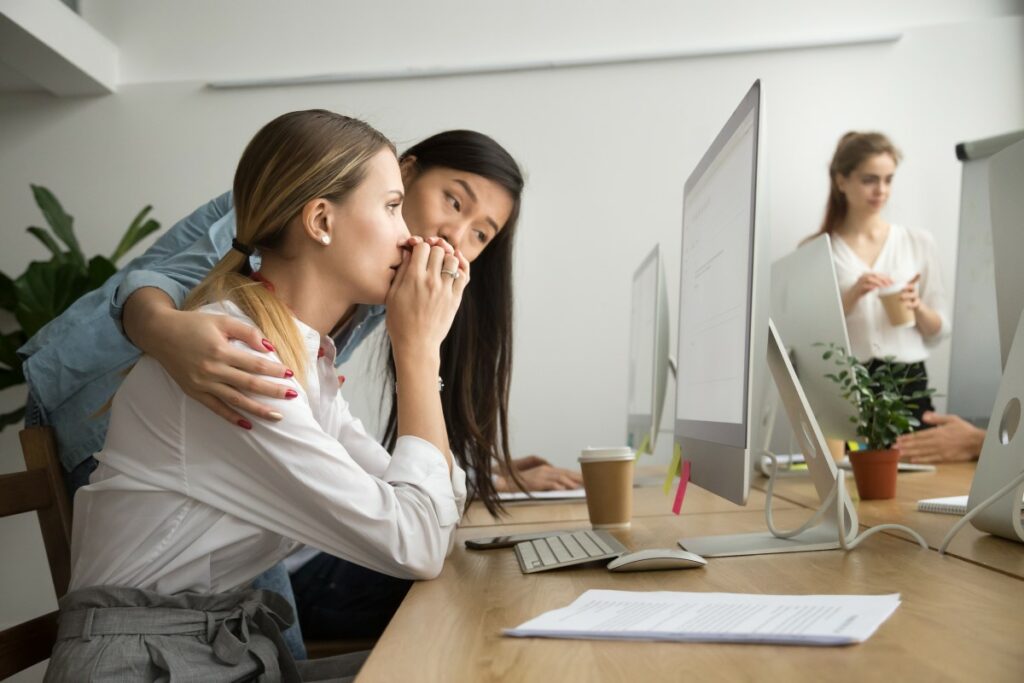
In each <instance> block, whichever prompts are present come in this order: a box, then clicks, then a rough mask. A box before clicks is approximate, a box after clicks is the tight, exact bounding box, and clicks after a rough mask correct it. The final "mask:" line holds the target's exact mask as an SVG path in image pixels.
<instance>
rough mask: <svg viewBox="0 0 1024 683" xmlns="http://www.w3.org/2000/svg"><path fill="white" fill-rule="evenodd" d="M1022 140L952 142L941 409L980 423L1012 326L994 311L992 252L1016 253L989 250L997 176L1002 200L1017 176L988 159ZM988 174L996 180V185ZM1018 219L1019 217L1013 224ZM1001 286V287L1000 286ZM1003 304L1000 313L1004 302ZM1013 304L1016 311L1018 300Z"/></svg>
mask: <svg viewBox="0 0 1024 683" xmlns="http://www.w3.org/2000/svg"><path fill="white" fill-rule="evenodd" d="M1022 140H1024V130H1019V131H1016V132H1014V133H1008V134H1006V135H998V136H995V137H988V138H983V139H979V140H973V141H970V142H962V143H960V144H958V145H957V146H956V157H957V159H959V160H960V161H961V162H962V163H963V170H962V175H961V180H960V225H959V230H958V236H957V254H956V287H955V288H954V290H953V291H954V296H953V330H952V336H951V338H950V349H949V387H948V389H949V390H948V391H947V392H946V393H947V398H946V408H947V411H948V412H950V413H953V414H955V415H959V416H960V417H962V418H964V419H965V420H968V421H969V422H973V423H974V424H976V425H979V426H982V427H984V426H985V425H987V424H988V419H989V415H991V413H992V403H993V401H995V397H996V392H997V391H998V390H999V383H1000V380H1001V378H1002V374H1003V365H1004V364H1005V362H1006V352H1007V350H1008V348H1009V347H1008V340H1007V338H1006V333H1007V331H1008V328H1010V329H1012V327H1013V325H1012V323H1010V324H1009V325H1007V324H1004V323H1005V322H1006V321H1002V320H1001V319H1000V318H1001V317H1006V316H1005V315H1004V316H1000V315H999V313H998V312H997V310H996V309H997V302H996V272H995V271H996V263H995V260H996V258H995V257H996V254H999V255H1001V256H1009V257H1011V258H1016V252H1013V251H1005V250H1002V249H1001V250H1000V251H998V252H995V251H994V249H993V229H994V226H993V223H994V222H995V220H996V219H995V218H994V215H993V198H992V194H993V193H996V194H1003V195H1004V196H1005V193H1002V192H1001V189H1002V183H1000V181H999V178H1000V177H1002V178H1007V179H1009V180H1010V183H1011V184H1012V187H1011V188H1009V189H1010V192H1011V195H1009V196H1008V197H1007V199H1009V200H1010V201H1013V199H1014V197H1013V195H1014V194H1019V192H1018V185H1019V182H1017V180H1018V178H1019V177H1020V176H1019V173H1020V171H1019V170H1018V172H1017V173H1018V175H1017V176H1016V177H1014V176H1012V175H1010V176H1007V175H1006V174H1005V172H1000V171H999V170H996V171H995V172H993V168H992V163H993V161H994V160H995V157H996V156H997V155H999V154H1000V153H1002V152H1003V151H1006V150H1007V148H1008V147H1011V146H1013V145H1014V144H1016V143H1019V142H1021V141H1022ZM1019 153H1020V150H1018V154H1019ZM1011 154H1012V153H1011ZM1004 159H1005V157H1004ZM1002 163H1004V164H1005V163H1007V162H1006V161H1005V160H1004V161H1003V162H1002ZM993 179H996V182H995V186H994V185H993V182H992V180H993ZM1016 199H1020V198H1019V197H1016ZM995 202H996V204H997V205H998V207H997V208H996V209H995V212H996V213H1003V214H1004V215H1005V208H1004V207H1005V206H1006V205H1005V204H1004V202H1002V201H1000V200H999V199H996V200H995ZM1020 220H1021V218H1020V217H1019V216H1018V224H1019V221H1020ZM1013 267H1014V268H1015V267H1016V264H1013ZM1003 289H1004V291H1006V288H1005V287H1004V288H1003ZM1002 308H1003V310H1004V314H1005V311H1006V308H1007V307H1006V306H1005V305H1004V306H1002ZM1016 308H1017V310H1018V311H1019V310H1020V305H1019V304H1018V305H1017V307H1016ZM1010 317H1012V315H1011V316H1010Z"/></svg>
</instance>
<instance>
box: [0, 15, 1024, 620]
mask: <svg viewBox="0 0 1024 683" xmlns="http://www.w3.org/2000/svg"><path fill="white" fill-rule="evenodd" d="M481 5H482V3H465V2H457V1H456V0H444V1H441V2H434V3H408V4H407V5H406V4H404V3H386V4H383V5H382V4H381V3H365V2H361V3H356V2H345V3H337V2H327V1H326V0H325V1H321V2H307V3H301V4H300V3H292V4H290V5H289V7H296V6H299V7H302V8H305V10H306V13H305V14H304V15H300V14H296V13H292V14H290V15H283V14H281V13H280V12H279V11H272V10H271V8H276V7H280V5H278V4H277V3H272V2H268V1H266V0H264V1H263V2H249V3H246V5H245V7H246V10H245V15H244V17H239V16H238V14H237V12H238V8H239V7H240V4H239V3H230V2H223V3H216V4H215V3H207V2H199V1H198V0H192V1H190V2H174V3H171V2H153V1H150V2H128V1H126V0H118V1H107V2H98V1H95V0H94V1H88V0H87V1H85V2H83V3H82V12H83V16H84V17H85V18H86V19H87V20H88V21H90V23H92V24H93V25H94V26H96V28H97V29H99V30H100V31H101V32H102V33H103V34H105V35H106V36H107V37H108V38H110V39H111V40H112V41H113V42H114V43H115V44H117V45H118V46H119V47H120V49H121V65H122V66H121V68H122V82H123V85H122V86H121V88H120V90H119V92H118V93H117V94H116V95H112V96H108V97H103V98H95V99H56V98H53V97H50V96H44V95H36V94H20V95H12V94H7V95H2V96H0V177H2V178H3V181H4V182H3V183H2V184H0V206H2V207H3V209H4V210H3V214H4V215H3V219H4V229H5V232H4V237H3V248H2V249H0V270H2V271H3V272H6V273H9V274H15V273H19V272H21V269H22V268H23V267H24V265H25V263H26V262H27V261H28V260H29V259H31V258H36V257H41V256H43V252H42V249H41V247H39V246H37V245H36V243H35V242H34V240H33V239H32V238H30V237H29V236H28V235H26V234H24V233H23V232H22V228H23V227H24V226H27V225H31V224H35V223H38V222H39V220H40V217H39V216H38V213H37V210H36V209H35V207H34V205H33V203H32V200H31V194H30V193H29V190H28V183H29V182H35V183H43V184H45V185H47V186H49V187H50V188H51V189H53V190H54V191H55V192H56V193H57V195H58V196H59V197H60V198H61V200H62V201H63V202H64V204H65V206H66V208H67V209H68V210H69V211H70V212H71V213H73V214H74V215H75V216H76V220H77V224H78V232H79V236H80V238H81V241H82V243H83V245H84V247H85V248H86V249H87V250H88V251H109V250H110V249H111V248H112V247H113V246H114V243H115V242H116V239H117V238H118V237H119V235H120V233H121V231H122V230H123V227H124V226H125V225H126V224H127V222H128V221H129V220H130V218H131V216H132V215H134V212H135V211H136V210H137V209H138V208H139V207H141V205H143V204H144V203H152V204H154V206H155V214H156V216H157V217H158V218H159V219H160V220H161V221H163V223H164V225H165V226H169V225H170V224H171V223H173V222H174V220H176V219H177V218H179V217H181V216H182V215H184V214H185V213H186V212H188V211H189V210H191V209H192V208H193V207H195V206H196V205H198V204H200V203H202V202H204V201H205V200H207V199H208V198H210V197H212V196H214V195H215V194H217V193H219V192H221V191H223V190H224V189H225V188H227V187H228V186H229V184H230V180H231V176H232V172H233V168H234V165H235V163H236V161H237V158H238V156H239V154H240V152H241V150H242V147H243V145H244V144H245V142H246V141H247V140H248V139H249V137H250V136H251V135H252V134H253V133H254V132H255V131H256V130H257V128H258V127H259V126H260V125H262V124H263V123H265V122H266V121H268V120H269V119H271V118H272V117H273V116H275V115H277V114H279V113H282V112H284V111H287V110H292V109H299V108H308V107H326V108H330V109H334V110H337V111H341V112H345V113H348V114H353V115H356V116H360V117H363V118H365V119H367V120H369V121H370V122H372V123H374V124H375V125H376V126H378V127H379V128H380V129H381V130H383V131H384V132H385V133H386V134H388V135H390V136H392V137H393V138H394V139H395V140H396V141H397V142H398V143H399V145H400V146H406V145H408V144H411V143H412V142H414V141H416V140H417V139H419V138H422V137H424V136H426V135H429V134H431V133H434V132H437V131H439V130H443V129H446V128H455V127H470V128H476V129H478V130H482V131H484V132H487V133H489V134H490V135H492V136H494V137H495V138H497V139H498V140H499V141H501V142H502V143H504V144H505V145H506V146H507V147H508V148H509V149H510V151H512V153H513V154H514V155H515V156H516V157H517V158H518V159H519V160H520V161H521V162H522V165H523V166H524V167H525V169H526V171H527V173H528V187H527V192H526V196H525V204H524V213H523V218H522V224H521V232H520V236H519V243H518V246H517V263H516V277H517V289H516V293H517V308H516V313H517V319H516V356H515V379H514V382H513V390H512V442H513V448H514V450H515V451H516V452H517V453H526V452H539V453H542V454H545V455H547V456H548V457H550V458H551V459H552V460H555V461H556V462H559V463H563V464H570V463H572V462H573V460H574V457H575V454H576V453H577V452H578V450H579V448H580V447H581V446H584V445H587V444H608V443H617V442H619V441H620V440H621V439H622V432H623V429H624V410H625V403H626V399H625V396H624V394H623V391H624V387H625V385H626V362H625V356H626V352H627V344H628V331H627V329H626V326H627V322H628V319H629V310H628V309H629V282H630V276H631V274H632V271H633V269H634V268H635V266H636V264H637V263H639V261H640V259H641V258H642V257H643V256H644V255H645V254H646V253H647V251H648V250H649V249H650V247H651V246H652V245H653V244H654V243H655V242H661V244H662V248H663V253H664V254H666V255H667V257H668V258H667V264H668V266H669V278H668V286H669V290H670V299H671V301H672V304H671V307H670V310H672V311H673V318H674V317H675V303H674V302H675V300H676V296H677V292H676V289H677V287H678V272H677V271H678V256H677V255H678V253H679V247H680V245H679V225H680V220H681V213H682V212H681V196H682V185H683V182H684V180H685V178H686V176H687V175H688V173H689V172H690V170H691V169H692V167H693V165H694V164H695V163H696V161H697V160H698V159H699V157H700V155H701V154H702V153H703V150H704V149H705V147H706V146H707V144H708V143H709V142H710V140H711V139H712V138H713V137H714V135H715V133H716V132H717V130H718V129H719V127H720V126H721V124H722V123H723V122H724V120H725V119H726V118H727V116H728V115H729V113H730V112H731V110H732V108H733V107H734V106H735V104H736V103H737V102H738V100H739V99H740V97H741V96H742V95H743V93H744V92H745V91H746V89H747V87H748V86H749V85H750V83H751V82H752V81H753V80H754V79H755V78H761V79H762V80H763V82H764V87H765V92H766V98H767V126H768V128H767V141H766V144H767V153H768V155H769V157H768V158H769V169H770V183H771V184H770V188H769V192H770V197H769V202H768V206H769V210H770V219H771V224H772V230H773V233H774V237H773V249H772V252H773V256H775V257H777V256H780V255H782V254H784V253H786V252H788V251H789V250H791V249H792V248H794V247H795V245H796V244H797V243H798V241H799V240H800V239H801V238H802V237H804V236H805V235H807V234H809V233H811V232H812V231H813V230H814V229H815V228H816V227H817V225H818V222H819V220H820V217H821V211H822V208H823V206H824V199H825V194H826V189H827V176H826V171H825V169H826V165H827V163H828V159H829V157H830V154H831V152H832V149H833V147H834V144H835V142H836V140H837V139H838V138H839V136H840V135H841V134H842V133H843V132H845V131H846V130H848V129H880V130H883V131H885V132H887V133H889V134H890V135H891V136H892V137H893V138H894V140H895V141H896V142H897V144H899V145H900V146H901V147H902V149H903V151H904V153H905V162H904V163H903V164H902V166H901V167H900V169H899V172H898V177H897V184H896V188H895V195H894V197H893V200H892V204H891V207H890V210H889V215H890V217H891V219H892V220H894V221H899V222H903V223H907V224H912V225H917V226H922V227H925V228H927V229H929V230H931V231H933V233H934V234H935V235H936V237H937V239H938V242H939V243H940V244H941V245H944V246H945V250H944V252H943V262H942V265H943V268H944V276H945V280H946V283H947V286H948V287H949V288H950V289H951V288H952V285H953V273H954V258H955V254H954V250H955V245H956V229H957V216H958V199H959V172H960V168H959V165H958V162H957V161H956V159H955V157H954V154H953V146H954V144H955V143H957V142H959V141H962V140H969V139H973V138H978V137H984V136H988V135H993V134H997V133H1002V132H1006V131H1009V130H1013V129H1018V128H1021V127H1022V126H1024V59H1022V48H1024V19H1022V16H1021V15H1024V6H1022V3H1021V2H1007V1H1003V2H995V1H989V2H970V3H968V2H957V1H953V0H946V1H943V2H927V1H925V0H921V1H916V2H904V3H887V2H882V1H880V0H871V1H867V0H866V1H865V2H862V3H859V4H856V5H850V4H846V5H844V6H842V7H840V6H835V5H833V4H827V5H826V4H822V3H820V2H809V1H800V0H792V1H790V2H785V3H739V2H723V3H714V4H711V3H700V2H695V1H690V2H682V3H673V2H657V3H654V2H651V3H640V4H637V3H630V4H629V5H628V6H627V4H626V3H619V2H611V1H608V0H606V1H604V2H599V3H593V2H567V3H557V4H555V3H540V2H535V1H531V2H518V3H512V4H509V3H486V4H483V5H484V6H481ZM549 5H555V6H549ZM705 5H708V6H705ZM399 10H401V15H399ZM887 30H900V31H903V32H904V34H903V39H902V40H900V41H899V42H896V43H890V44H883V45H876V46H863V47H845V48H833V49H814V50H803V51H791V52H775V53H765V54H751V55H744V56H733V57H717V58H707V59H697V60H678V61H670V62H662V63H651V64H637V65H612V66H603V67H593V68H582V69H566V70H554V71H546V72H528V73H517V74H505V75H492V76H471V77H455V78H444V79H431V80H407V81H395V82H386V83H362V84H352V85H324V86H303V87H291V88H276V89H260V90H239V91H212V90H209V89H205V88H204V87H203V84H204V83H205V82H206V81H208V80H213V79H219V78H241V77H251V78H255V77H261V76H266V77H272V76H273V77H278V76H296V75H308V74H314V73H323V72H334V71H342V70H367V69H375V68H402V67H406V66H412V65H416V66H425V65H445V66H454V65H474V64H481V63H493V62H499V61H520V60H521V61H535V60H539V59H554V58H567V57H584V56H590V55H596V54H627V53H634V52H641V51H652V50H656V49H683V48H687V47H693V46H712V45H733V44H736V43H742V42H745V41H752V40H756V41H758V42H765V41H770V40H786V39H801V38H813V37H822V36H835V35H848V34H851V33H869V32H877V31H887ZM673 324H674V323H673ZM69 343H74V340H69ZM674 343H675V342H674V331H673V342H672V344H673V347H674ZM947 357H948V351H947V350H946V349H944V348H940V349H939V350H938V351H937V352H936V354H935V357H934V359H933V362H932V363H931V366H932V367H931V371H932V373H933V375H934V379H935V384H936V386H938V387H939V388H940V390H941V389H942V388H944V386H945V382H946V376H947V367H946V366H947V360H946V359H947ZM347 374H348V375H349V376H350V377H351V378H352V380H351V381H350V383H349V384H348V386H349V387H350V388H351V391H353V392H354V393H355V394H357V399H358V400H357V404H358V405H364V404H366V403H367V402H368V401H367V400H366V399H365V398H364V397H359V396H358V394H359V392H360V389H361V388H363V387H367V386H369V385H371V384H372V380H370V378H367V377H365V374H366V372H365V370H360V369H358V368H351V369H347ZM364 380H366V381H364ZM12 393H17V392H9V394H12ZM672 393H673V392H672V390H670V391H669V394H670V395H672ZM372 396H373V400H372V402H374V403H375V400H376V396H377V393H376V391H374V392H372ZM4 398H5V399H7V401H8V402H10V401H12V400H14V399H12V398H10V396H7V397H4ZM5 405H6V403H4V404H0V410H2V409H4V407H5ZM666 412H667V414H668V417H669V418H670V417H671V414H672V406H671V403H670V405H669V406H667V411H666ZM12 436H13V433H12V430H8V431H7V432H6V433H5V434H4V435H3V436H2V437H0V439H2V441H0V445H2V446H3V453H4V455H3V456H2V457H3V458H4V460H3V463H2V465H3V467H5V468H7V469H13V468H15V467H17V464H16V462H20V459H19V458H18V457H17V453H16V451H14V450H12V445H13V444H12V443H11V437H12ZM0 529H2V527H0ZM5 533H6V532H4V531H0V534H5ZM3 538H5V539H6V538H7V536H3ZM0 571H2V569H0ZM2 578H3V577H2V576H0V580H2ZM4 585H6V584H4ZM7 604H8V603H7V602H6V598H5V599H4V605H5V608H4V611H5V612H6V611H7V607H6V606H7Z"/></svg>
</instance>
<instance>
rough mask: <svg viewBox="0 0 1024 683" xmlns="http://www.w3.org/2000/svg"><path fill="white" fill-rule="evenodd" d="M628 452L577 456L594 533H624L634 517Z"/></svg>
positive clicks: (632, 457)
mask: <svg viewBox="0 0 1024 683" xmlns="http://www.w3.org/2000/svg"><path fill="white" fill-rule="evenodd" d="M634 462H636V455H635V454H634V453H633V450H632V449H631V448H625V447H622V448H619V447H616V448H584V449H583V451H582V452H581V453H580V457H579V463H580V469H581V470H582V471H583V488H584V489H586V492H587V512H588V514H589V515H590V525H591V526H592V527H594V528H595V529H623V528H625V527H628V526H629V524H630V519H631V518H632V516H633V463H634Z"/></svg>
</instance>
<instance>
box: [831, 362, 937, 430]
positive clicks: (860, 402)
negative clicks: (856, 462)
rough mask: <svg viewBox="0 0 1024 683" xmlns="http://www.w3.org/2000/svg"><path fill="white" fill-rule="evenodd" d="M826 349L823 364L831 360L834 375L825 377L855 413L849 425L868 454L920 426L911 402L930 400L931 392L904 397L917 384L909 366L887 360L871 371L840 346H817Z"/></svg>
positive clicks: (912, 393) (931, 390)
mask: <svg viewBox="0 0 1024 683" xmlns="http://www.w3.org/2000/svg"><path fill="white" fill-rule="evenodd" d="M815 346H823V347H824V346H827V347H828V350H827V351H825V352H824V354H823V355H822V358H823V359H824V360H830V359H834V361H835V364H836V366H837V367H838V368H839V370H838V371H837V372H834V373H827V374H826V375H825V377H827V378H828V379H830V380H832V381H833V382H835V383H836V384H838V385H839V387H840V388H841V390H842V392H843V398H845V399H846V400H848V401H849V402H850V403H852V404H853V406H854V407H855V408H856V409H857V416H856V417H851V418H850V422H852V423H854V424H856V425H857V435H858V436H859V437H861V438H863V439H864V440H866V441H867V444H868V450H885V449H887V448H891V447H892V445H893V443H895V442H896V439H897V437H899V436H900V435H901V434H906V433H908V432H912V431H914V429H916V428H917V427H920V426H921V423H920V422H919V421H918V420H917V418H915V417H914V413H913V409H914V408H917V404H916V403H915V401H917V400H919V399H922V398H925V397H927V396H931V395H932V394H934V393H935V390H934V389H921V390H917V391H913V392H910V394H909V395H907V394H905V393H904V388H905V387H906V385H908V384H910V383H912V382H915V381H917V379H918V378H917V376H915V375H911V374H910V366H909V365H907V364H906V363H899V362H896V360H895V359H894V358H893V357H892V356H887V357H886V358H884V359H883V361H882V362H881V363H879V364H878V365H877V366H876V367H875V369H874V371H873V372H872V371H869V370H868V368H867V366H866V365H864V364H863V363H861V362H860V361H859V360H857V359H856V358H854V357H853V356H851V355H850V354H848V353H847V352H846V349H844V348H843V347H841V346H836V345H835V344H822V343H818V344H816V345H815Z"/></svg>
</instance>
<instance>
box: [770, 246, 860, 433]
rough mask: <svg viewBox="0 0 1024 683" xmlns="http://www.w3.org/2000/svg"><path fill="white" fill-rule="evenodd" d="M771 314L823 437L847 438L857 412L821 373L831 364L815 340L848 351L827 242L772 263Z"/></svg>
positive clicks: (832, 366)
mask: <svg viewBox="0 0 1024 683" xmlns="http://www.w3.org/2000/svg"><path fill="white" fill-rule="evenodd" d="M771 299H772V304H771V318H772V321H773V322H774V323H775V327H776V329H777V330H778V331H779V336H780V337H781V339H782V344H783V346H784V347H785V349H786V351H787V352H788V354H789V360H790V362H792V364H793V369H794V370H795V371H796V375H797V377H799V378H800V386H801V387H803V390H804V394H805V395H806V396H807V401H808V403H810V405H811V408H813V409H814V416H815V418H817V420H818V425H819V426H820V427H821V431H822V433H823V434H824V435H825V437H826V438H829V439H839V440H842V441H850V440H853V439H856V438H857V428H856V426H855V425H854V423H852V422H851V421H850V418H852V417H855V416H856V414H857V411H856V409H855V408H854V407H853V405H852V404H851V403H850V401H849V400H848V399H845V398H843V393H842V391H841V390H840V387H839V385H837V384H836V383H835V382H833V381H832V380H830V379H827V378H826V377H825V375H826V373H835V372H836V365H835V362H834V361H832V360H825V359H823V358H822V354H823V353H824V352H825V351H826V350H827V348H823V347H822V346H820V344H835V345H836V346H838V347H840V348H842V349H844V350H845V351H846V353H847V354H851V351H850V338H849V337H848V336H847V333H846V316H845V315H844V313H843V302H842V297H841V295H840V294H839V283H838V281H837V280H836V268H835V263H833V261H832V245H831V239H830V238H829V236H828V235H820V236H818V237H815V238H814V239H813V240H811V241H809V242H807V243H806V244H804V245H803V246H801V247H800V248H799V249H797V250H796V251H794V252H793V253H792V254H789V255H787V256H783V257H782V258H780V259H779V260H778V261H776V262H775V263H774V264H773V265H772V295H771Z"/></svg>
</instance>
